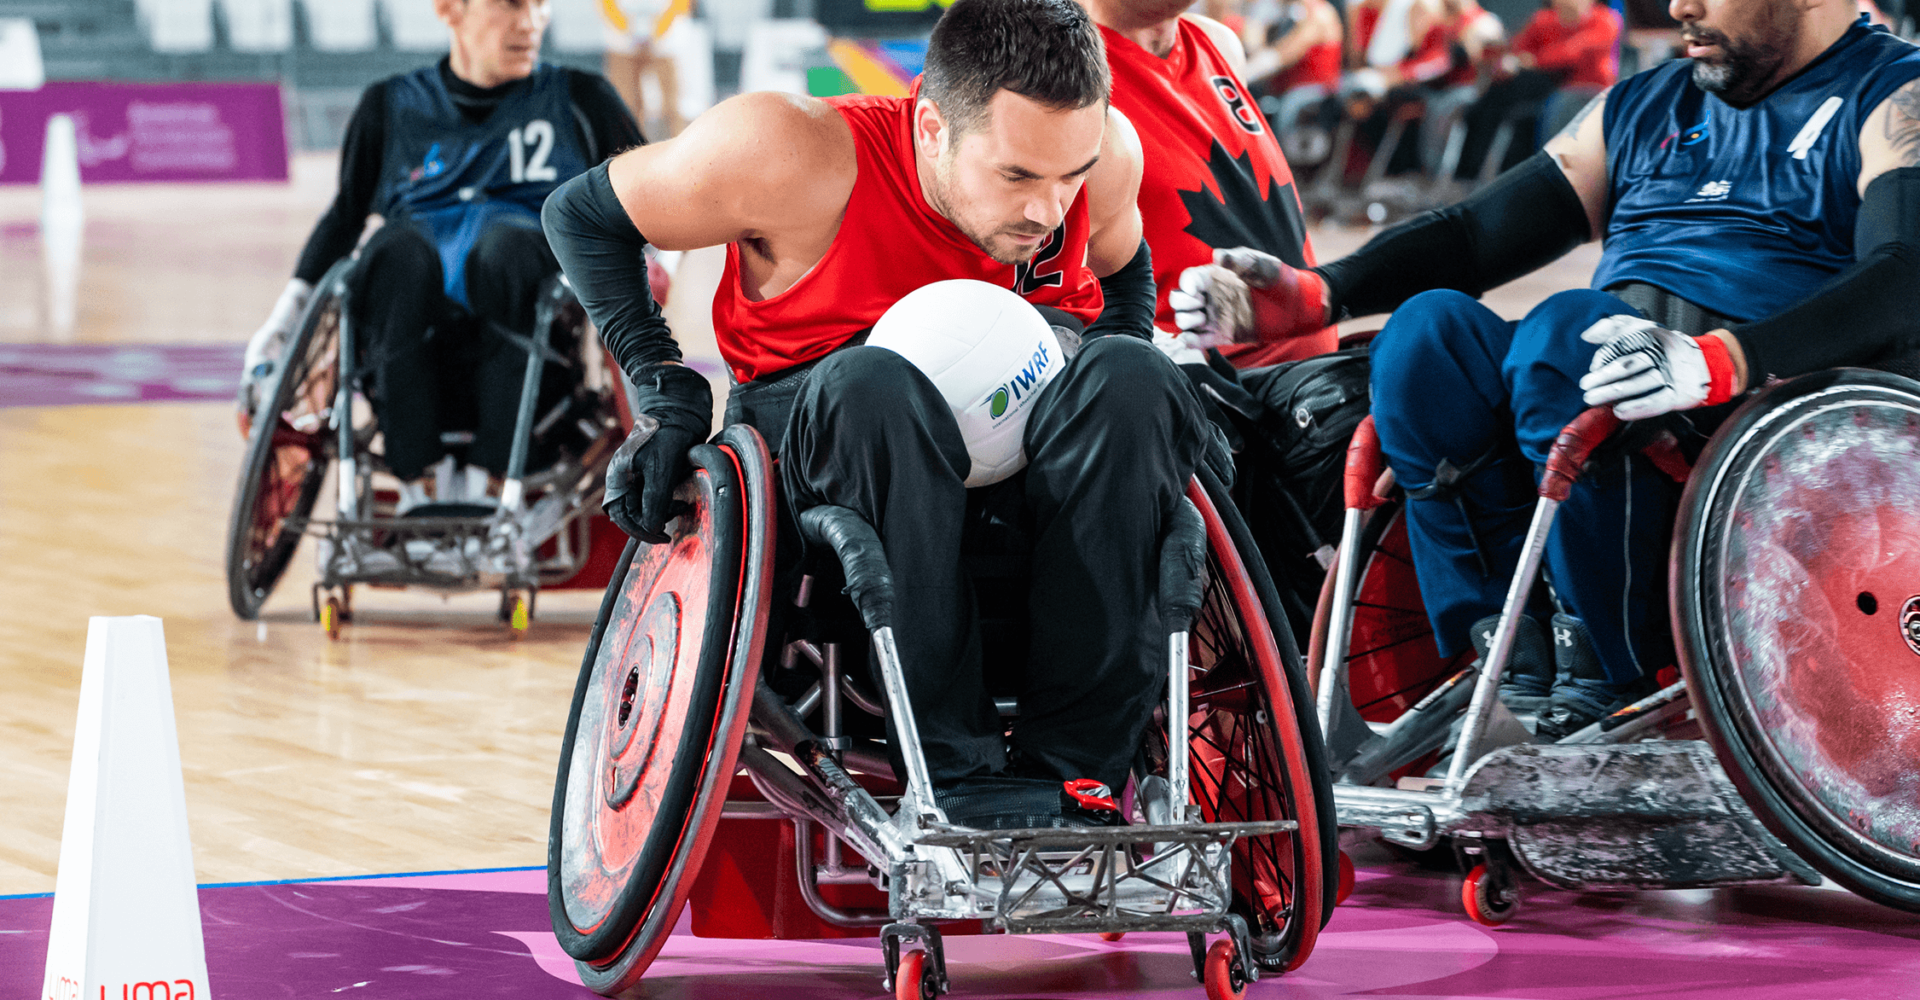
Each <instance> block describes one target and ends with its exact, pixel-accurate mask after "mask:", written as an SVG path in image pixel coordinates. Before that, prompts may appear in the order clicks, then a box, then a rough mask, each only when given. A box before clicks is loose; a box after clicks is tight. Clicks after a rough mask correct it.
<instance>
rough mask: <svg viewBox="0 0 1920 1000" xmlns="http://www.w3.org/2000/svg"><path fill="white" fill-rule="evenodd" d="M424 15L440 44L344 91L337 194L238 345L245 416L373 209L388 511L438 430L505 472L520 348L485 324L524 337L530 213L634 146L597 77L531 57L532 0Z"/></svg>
mask: <svg viewBox="0 0 1920 1000" xmlns="http://www.w3.org/2000/svg"><path fill="white" fill-rule="evenodd" d="M434 10H435V12H436V13H438V14H439V16H440V19H441V20H442V21H445V22H446V24H447V26H448V28H449V29H450V30H451V34H452V48H451V51H450V52H449V54H448V55H447V57H446V58H444V59H441V60H440V62H439V64H438V65H435V66H428V67H423V68H422V69H419V70H416V71H414V72H412V73H406V74H402V75H400V76H396V77H392V78H389V79H386V80H382V81H380V82H378V83H375V84H374V85H372V86H370V87H368V88H367V90H366V92H365V93H364V94H363V95H361V98H360V104H359V106H358V107H357V108H355V109H354V113H353V119H352V121H351V122H350V123H349V124H348V126H347V136H346V144H345V148H344V149H343V150H342V152H341V158H340V188H339V193H338V194H337V195H336V196H335V197H334V201H333V205H332V207H330V208H329V209H328V210H327V213H326V215H324V216H322V217H321V219H320V224H319V225H317V226H315V227H314V230H313V235H312V236H310V237H308V239H307V245H306V248H305V249H304V250H303V251H301V254H300V263H299V266H298V267H297V268H296V269H295V270H294V276H293V280H292V281H289V282H288V283H287V287H286V290H285V291H284V292H282V293H281V295H280V300H279V302H278V303H276V304H275V306H274V309H273V312H272V314H271V315H270V316H269V317H268V319H267V322H266V324H265V325H263V326H262V327H261V328H260V330H259V331H258V332H257V333H255V334H254V336H253V339H252V341H251V342H250V343H249V344H248V345H247V353H246V359H245V371H244V375H243V380H242V386H241V396H240V404H241V406H242V408H243V409H246V410H248V411H251V410H252V408H253V406H254V405H255V403H256V399H257V396H258V394H259V387H260V386H261V385H263V384H264V381H265V378H266V376H267V375H269V374H271V372H272V370H273V364H274V362H275V360H276V358H277V356H278V354H279V353H280V350H281V345H282V343H283V342H284V341H285V339H286V337H287V334H288V333H289V331H291V329H292V328H293V325H294V323H295V322H296V320H297V319H298V317H299V315H300V312H301V309H302V307H303V306H304V305H305V303H306V300H307V298H308V296H309V295H310V294H311V293H312V290H313V284H314V282H316V281H318V280H319V279H320V277H321V276H322V275H323V274H325V273H326V271H327V269H328V268H329V267H330V266H332V265H333V263H334V262H335V261H337V260H339V259H340V258H341V257H343V256H345V255H346V254H348V253H351V252H352V251H353V249H354V247H355V245H356V244H357V243H359V241H360V237H361V233H362V231H363V230H365V229H366V228H367V225H368V222H369V220H370V218H372V217H375V216H378V217H380V218H381V219H382V220H383V222H384V224H383V225H381V226H380V228H379V229H378V230H377V231H376V232H374V233H373V235H372V236H371V237H369V238H368V239H367V240H366V243H365V245H364V246H362V247H361V249H360V262H359V266H358V268H357V270H356V272H355V275H354V280H353V284H352V287H351V302H352V309H353V318H354V320H355V321H356V322H357V324H358V326H357V330H358V331H360V335H361V337H362V338H363V339H362V340H361V343H362V344H363V345H365V346H364V353H363V354H362V356H361V359H360V360H361V363H362V364H363V365H365V366H367V368H368V369H369V370H370V371H371V373H372V376H373V378H372V390H373V391H372V393H371V395H372V398H373V405H374V409H375V414H376V416H377V417H378V419H379V423H380V428H381V431H382V433H383V435H384V437H385V442H386V462H387V466H388V468H389V469H390V470H391V471H392V472H393V474H394V475H396V476H398V477H399V478H400V479H401V480H402V482H403V483H404V484H405V486H404V489H403V496H402V501H401V506H402V508H403V509H405V508H407V507H411V506H414V505H416V504H418V503H419V502H421V501H423V500H425V499H426V498H427V497H426V491H425V487H424V485H423V483H422V482H421V479H422V477H423V475H424V473H425V472H426V470H427V468H428V466H430V465H432V464H433V463H434V462H435V461H436V460H438V459H439V458H440V457H441V456H442V455H443V454H444V452H445V449H444V447H443V446H442V444H441V438H440V434H441V429H442V426H443V425H444V424H452V425H454V426H458V427H471V428H472V429H473V432H474V439H473V443H472V445H471V447H470V448H469V451H468V461H469V462H470V463H471V464H472V465H473V466H478V467H480V468H484V469H488V470H491V471H493V472H494V473H496V474H497V473H502V472H504V471H505V469H506V463H507V454H508V452H509V450H510V448H511V444H512V442H511V438H512V433H513V424H514V418H515V414H516V410H517V408H516V405H515V404H516V401H517V399H518V393H519V387H520V382H521V380H522V378H523V377H524V371H525V369H524V367H523V366H524V365H525V363H526V355H525V352H524V351H523V350H522V349H521V348H519V347H517V346H515V345H514V344H513V342H512V341H510V340H508V339H507V338H504V337H501V336H499V335H498V334H497V331H501V330H505V331H518V332H522V333H524V332H526V331H527V330H528V329H529V328H530V327H531V326H532V325H533V308H534V296H535V293H536V292H537V291H538V289H539V287H540V283H541V281H542V280H543V279H545V278H546V277H547V276H548V275H551V274H554V273H556V272H558V271H559V270H560V265H559V264H558V263H557V262H556V261H555V260H554V257H553V252H552V251H551V250H549V249H548V248H547V242H546V238H545V237H544V236H543V235H542V234H541V232H540V206H541V204H542V203H543V202H544V201H545V200H546V197H547V194H548V193H549V192H551V191H552V190H553V189H554V188H555V187H557V186H559V185H560V184H561V183H562V182H564V181H566V180H567V179H568V178H570V177H572V176H574V175H576V174H578V173H581V172H582V171H584V170H586V169H587V168H588V167H591V166H593V165H594V164H596V163H598V162H600V161H601V160H603V159H605V158H606V157H608V156H610V155H612V154H614V153H617V152H619V151H621V150H622V149H625V148H627V147H630V146H634V145H638V144H639V143H641V142H642V141H644V140H643V139H642V138H641V135H640V130H639V127H638V126H636V125H635V124H634V121H633V118H632V116H631V115H630V114H629V113H628V112H627V109H626V106H625V105H624V104H623V103H622V102H621V100H620V97H619V95H618V94H617V93H615V91H614V89H613V87H612V85H610V84H609V83H608V82H607V81H606V80H605V79H604V78H602V77H600V76H598V75H596V74H593V73H583V72H580V71H577V70H570V69H563V68H559V67H555V66H546V65H541V64H540V62H539V53H540V40H541V37H542V36H543V35H544V34H545V32H546V28H547V22H548V20H549V18H550V16H551V7H550V5H549V3H548V2H547V0H434ZM469 407H471V409H469Z"/></svg>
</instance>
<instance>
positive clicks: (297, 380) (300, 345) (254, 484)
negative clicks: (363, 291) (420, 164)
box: [227, 260, 352, 621]
mask: <svg viewBox="0 0 1920 1000" xmlns="http://www.w3.org/2000/svg"><path fill="white" fill-rule="evenodd" d="M351 267H352V262H351V261H350V260H342V261H340V262H339V263H337V264H335V265H334V266H333V267H332V268H331V269H330V270H328V272H327V275H326V277H324V278H321V279H320V284H319V286H318V287H319V289H320V291H318V292H317V293H315V295H314V296H313V298H312V299H311V300H309V301H308V302H307V307H306V309H305V310H304V311H302V312H301V314H300V322H299V325H298V326H297V327H296V328H295V329H296V333H295V335H294V336H293V337H292V338H290V339H289V341H288V344H287V346H286V349H285V352H284V354H283V357H284V358H286V359H288V363H285V364H282V365H280V366H279V370H278V371H277V372H275V373H274V375H273V378H272V381H271V382H270V383H269V384H268V386H267V392H266V401H265V403H264V405H260V406H258V407H257V408H256V412H257V413H258V414H259V417H258V419H256V420H255V421H254V422H253V427H252V429H251V430H250V431H249V432H248V434H247V450H246V456H245V458H244V459H243V460H242V461H241V463H240V481H239V484H238V485H237V486H236V487H235V489H234V503H233V511H232V513H231V514H230V515H229V517H228V521H227V599H228V603H229V604H231V605H232V607H233V613H234V614H236V615H238V616H239V617H240V618H242V619H244V620H247V621H251V620H253V619H254V618H256V617H258V616H259V614H260V607H261V605H263V604H265V603H266V600H267V597H268V596H269V595H270V594H272V593H273V588H274V586H275V585H276V584H278V583H279V582H280V577H281V575H282V574H283V573H285V572H286V569H287V564H288V563H289V562H291V561H292V559H293V553H294V550H295V549H297V548H298V547H299V545H300V535H301V532H299V531H297V530H288V529H287V528H285V527H284V526H283V527H282V528H281V529H280V530H279V531H277V532H274V533H273V537H272V539H271V540H268V539H266V538H265V537H263V536H264V535H265V531H264V529H263V528H262V526H261V525H259V524H258V523H256V522H257V520H258V514H259V505H260V498H261V495H262V493H263V492H265V491H266V490H268V489H269V488H271V487H275V486H279V485H281V484H280V482H279V479H278V473H279V469H278V466H277V464H276V463H275V462H274V461H273V457H274V453H275V452H276V451H277V450H278V448H279V447H282V446H285V445H287V444H289V443H290V442H288V440H287V435H288V434H298V432H296V431H293V430H291V429H290V428H285V427H283V426H282V423H281V420H280V414H281V413H283V412H285V411H286V409H287V407H288V406H289V405H290V404H291V403H292V401H293V399H294V397H295V395H296V394H297V393H298V392H299V390H300V388H301V386H302V385H303V384H304V382H305V381H306V379H307V377H308V375H309V374H310V373H311V370H312V365H313V362H314V361H315V359H316V358H318V357H320V356H322V355H324V354H326V353H327V351H328V350H329V349H330V347H331V345H332V344H333V343H335V342H337V340H338V337H339V329H340V328H339V324H338V322H337V318H338V315H339V305H340V297H339V294H338V291H337V289H338V288H339V287H340V282H342V281H343V280H345V279H344V275H345V274H346V273H347V271H348V270H349V269H350V268H351ZM300 436H301V437H303V438H304V439H305V447H306V448H307V451H308V456H309V457H308V460H307V462H306V466H305V473H304V476H303V478H302V482H301V483H300V486H299V492H298V495H297V497H296V498H295V500H294V503H293V505H292V506H291V507H290V508H289V510H288V512H287V515H286V516H287V518H288V519H291V520H297V521H304V520H305V519H306V518H307V517H308V516H309V515H311V514H312V513H313V505H314V503H315V502H316V501H317V500H318V499H319V496H320V488H321V486H322V484H323V483H324V481H325V480H326V476H327V467H328V466H329V465H331V464H332V463H333V459H334V450H335V442H334V435H333V434H332V433H330V432H329V431H328V429H326V428H321V429H320V430H319V431H318V432H316V433H312V434H305V435H300ZM276 438H277V440H276ZM270 479H271V480H272V481H271V482H269V480H270Z"/></svg>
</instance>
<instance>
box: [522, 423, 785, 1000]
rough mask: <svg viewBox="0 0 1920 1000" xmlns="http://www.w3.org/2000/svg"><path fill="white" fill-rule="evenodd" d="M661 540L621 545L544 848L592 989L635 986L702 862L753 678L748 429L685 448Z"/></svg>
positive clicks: (767, 560)
mask: <svg viewBox="0 0 1920 1000" xmlns="http://www.w3.org/2000/svg"><path fill="white" fill-rule="evenodd" d="M692 458H693V464H694V474H693V476H692V478H691V479H690V480H689V481H688V482H687V483H685V484H683V485H682V486H681V487H680V489H679V491H678V492H677V493H676V499H678V500H679V501H681V502H683V503H685V504H688V505H689V508H690V509H689V510H687V511H686V512H684V513H682V514H681V515H680V516H679V518H678V519H677V521H676V522H674V525H673V531H672V535H673V537H672V540H671V541H670V542H668V543H667V544H664V545H639V544H637V543H636V544H630V545H629V546H628V548H627V552H626V554H625V555H624V556H623V557H622V560H621V565H620V567H619V568H618V570H617V571H616V572H615V574H614V578H613V581H612V582H611V583H610V584H609V585H608V589H607V596H606V599H605V600H604V601H603V602H602V604H601V609H600V615H599V618H598V620H597V621H596V622H595V625H594V629H593V633H592V637H591V639H590V640H589V642H588V645H587V652H586V657H585V660H584V662H583V663H582V665H581V671H580V680H579V683H578V685H577V686H576V688H575V690H574V697H573V708H572V713H571V715H570V716H569V717H568V720H567V731H566V738H565V742H564V744H563V747H562V750H561V756H560V770H559V777H558V780H557V781H556V783H555V787H554V801H553V817H552V827H551V832H550V834H549V840H548V849H547V858H548V861H547V881H548V892H547V901H548V909H549V912H550V915H551V917H552V922H553V930H554V935H555V936H556V937H557V938H558V939H559V942H560V946H561V948H563V949H564V950H565V951H566V952H567V954H568V955H570V956H572V957H573V958H574V959H575V962H576V964H577V966H578V968H579V972H580V976H581V979H582V981H583V982H585V983H586V985H587V986H588V987H589V988H591V989H593V990H594V991H596V992H598V993H601V994H603V995H608V996H611V995H613V994H616V993H619V992H621V991H622V990H625V989H628V988H629V987H631V986H633V985H634V984H635V983H636V982H638V981H639V979H640V976H641V974H642V973H643V972H645V971H646V968H647V966H648V964H649V963H651V962H652V961H653V958H654V956H655V955H657V954H658V953H659V950H660V947H661V945H663V944H664V943H665V942H666V937H667V933H668V931H670V930H671V929H672V927H673V924H674V921H675V919H677V918H678V916H679V913H680V910H681V908H682V907H683V906H684V905H685V904H686V899H687V894H688V893H689V892H690V891H691V890H692V887H693V881H694V876H695V875H696V874H697V873H698V872H699V869H700V864H701V861H702V859H703V858H704V857H705V855H706V850H707V845H708V843H709V841H710V840H711V839H712V836H713V831H714V827H715V826H716V825H717V824H718V823H719V821H720V812H721V805H722V803H723V801H724V800H725V798H726V791H727V786H728V783H729V781H730V779H731V778H732V776H733V772H734V768H735V763H736V761H737V760H738V755H739V750H740V742H741V739H742V737H743V734H744V733H745V730H746V722H747V714H748V708H749V706H750V705H751V704H752V701H753V689H754V684H755V682H756V680H757V679H758V676H759V658H760V653H761V647H762V645H763V643H764V636H765V632H766V627H767V615H768V611H769V601H770V589H769V587H768V585H767V581H768V578H769V577H770V576H771V573H772V555H773V526H772V521H771V517H772V510H773V499H772V483H773V477H772V472H771V463H770V460H769V458H768V455H767V450H766V446H765V444H764V443H763V442H762V441H761V440H760V438H759V435H758V434H755V433H754V432H753V431H751V430H750V429H746V428H741V427H732V428H728V429H727V430H726V431H725V432H723V433H722V435H721V436H720V438H719V443H718V444H717V445H701V446H699V447H696V448H694V449H693V453H692Z"/></svg>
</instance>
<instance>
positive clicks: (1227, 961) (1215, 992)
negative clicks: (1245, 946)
mask: <svg viewBox="0 0 1920 1000" xmlns="http://www.w3.org/2000/svg"><path fill="white" fill-rule="evenodd" d="M1206 987H1207V1000H1241V998H1242V997H1245V996H1246V995H1247V973H1246V968H1245V967H1244V966H1242V965H1241V964H1240V956H1239V954H1238V953H1237V952H1236V951H1235V949H1234V947H1233V941H1232V940H1230V939H1228V938H1221V939H1220V940H1218V941H1215V942H1214V943H1213V947H1211V948H1208V949H1207V976H1206Z"/></svg>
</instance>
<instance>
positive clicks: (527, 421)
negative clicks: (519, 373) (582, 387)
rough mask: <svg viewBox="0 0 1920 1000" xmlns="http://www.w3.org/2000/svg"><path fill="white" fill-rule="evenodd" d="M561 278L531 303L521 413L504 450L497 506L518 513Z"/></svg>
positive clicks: (523, 497) (523, 496)
mask: <svg viewBox="0 0 1920 1000" xmlns="http://www.w3.org/2000/svg"><path fill="white" fill-rule="evenodd" d="M566 288H567V286H566V285H565V284H564V283H562V282H561V281H558V280H555V281H551V282H548V283H547V284H546V285H545V286H544V287H543V288H542V289H541V292H542V294H541V295H540V297H539V298H538V299H536V300H535V301H534V304H533V336H532V338H531V339H532V341H533V349H532V350H530V351H528V352H527V372H526V377H525V378H523V379H521V381H520V412H519V415H518V416H516V417H515V418H514V422H513V449H512V450H511V451H509V452H508V453H507V476H506V483H505V484H504V485H502V486H501V488H500V506H502V507H505V508H506V509H507V510H510V511H514V512H516V513H517V512H519V510H520V508H521V506H522V505H523V504H524V503H525V501H526V477H527V452H528V451H530V450H532V448H533V422H534V419H535V414H534V412H533V411H534V407H536V406H538V405H539V402H540V379H541V376H542V375H544V374H545V373H546V365H547V340H548V338H549V337H550V336H551V335H552V330H553V317H554V315H555V314H556V313H557V312H558V309H557V308H556V306H555V303H556V302H557V301H558V300H559V299H561V298H562V297H563V296H565V295H566V294H567V292H566Z"/></svg>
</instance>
